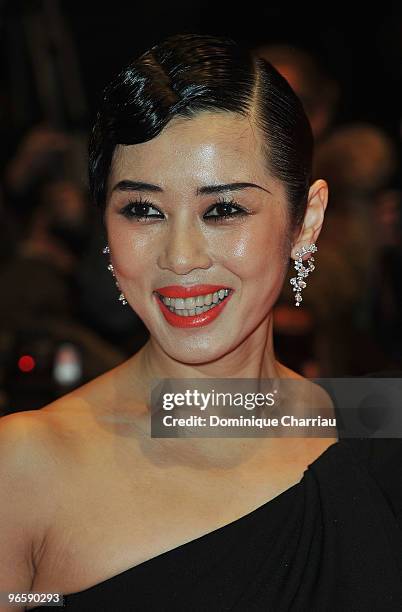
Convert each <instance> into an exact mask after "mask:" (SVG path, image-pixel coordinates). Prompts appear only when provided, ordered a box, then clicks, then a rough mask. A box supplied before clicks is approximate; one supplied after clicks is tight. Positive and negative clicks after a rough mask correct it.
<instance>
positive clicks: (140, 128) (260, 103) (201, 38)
mask: <svg viewBox="0 0 402 612" xmlns="http://www.w3.org/2000/svg"><path fill="white" fill-rule="evenodd" d="M202 111H211V112H232V113H237V114H238V115H241V116H245V117H249V118H250V119H251V120H252V121H253V123H254V124H255V125H256V126H257V127H258V128H259V129H260V130H261V132H262V135H263V138H264V142H265V144H266V146H265V152H266V159H267V165H268V168H269V171H270V172H271V173H272V175H273V176H274V177H276V178H278V179H279V180H281V181H282V182H283V183H284V185H285V187H286V193H287V196H288V201H289V216H290V219H291V223H292V227H293V228H296V227H298V226H299V224H300V222H301V221H302V220H303V217H304V213H305V209H306V203H307V194H308V189H309V186H310V182H311V166H312V150H313V137H312V132H311V128H310V124H309V122H308V119H307V117H306V114H305V112H304V110H303V107H302V104H301V103H300V101H299V99H298V98H297V96H296V95H295V93H294V92H293V90H292V89H291V87H290V86H289V85H288V83H287V82H286V80H285V79H284V78H283V77H282V76H281V75H280V74H279V73H278V72H277V71H276V70H275V68H273V66H271V64H269V63H268V62H267V61H265V60H262V59H258V58H256V57H254V56H253V54H252V52H251V51H249V50H247V49H244V48H243V47H241V46H240V45H238V44H237V43H236V42H234V41H233V40H231V39H228V38H223V37H213V36H207V35H196V34H183V35H176V36H171V37H169V38H167V39H166V40H164V41H163V42H161V43H160V44H158V45H156V46H154V47H152V48H151V49H150V50H149V51H147V52H146V53H144V54H143V55H141V56H140V57H139V58H138V59H136V60H134V61H133V62H132V63H131V64H129V65H128V66H127V67H126V68H124V69H123V70H122V71H121V72H120V73H119V74H118V75H117V77H116V78H115V79H113V81H112V82H111V83H110V84H109V85H108V86H107V87H106V89H105V90H104V93H103V97H102V100H101V105H100V109H99V112H98V114H97V118H96V122H95V125H94V127H93V130H92V135H91V138H90V144H89V183H90V190H91V194H92V197H93V199H94V201H95V203H96V204H97V205H98V206H100V207H101V209H102V210H104V208H105V204H106V191H107V181H108V176H109V172H110V167H111V162H112V157H113V152H114V150H115V147H116V146H117V145H132V144H138V143H142V142H146V141H148V140H151V139H152V138H154V137H155V136H157V135H158V134H159V133H160V132H161V131H162V130H163V128H164V127H165V126H166V125H167V124H168V123H169V121H170V120H171V119H173V118H174V117H188V118H190V117H192V116H194V115H196V114H198V113H200V112H202Z"/></svg>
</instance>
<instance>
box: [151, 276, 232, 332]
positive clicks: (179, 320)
mask: <svg viewBox="0 0 402 612" xmlns="http://www.w3.org/2000/svg"><path fill="white" fill-rule="evenodd" d="M196 287H197V290H198V288H199V287H203V288H204V287H208V288H209V290H208V293H212V290H211V289H210V288H211V287H215V291H216V290H217V289H223V287H222V286H215V285H197V286H196ZM180 288H181V289H182V287H180ZM163 289H169V290H170V289H172V287H168V288H167V287H164V288H163ZM189 289H194V287H191V288H190V287H189ZM157 291H158V293H159V289H158V290H157ZM175 291H177V290H176V289H175ZM203 292H204V293H203ZM203 292H201V291H198V293H193V294H190V295H189V294H188V293H186V294H182V295H179V294H178V293H177V292H176V293H174V295H167V296H166V297H183V298H184V297H195V296H197V295H204V294H205V289H203ZM172 293H173V292H172ZM163 295H165V294H163ZM232 295H233V291H231V292H230V293H229V295H227V296H226V298H225V299H224V300H223V302H221V303H220V304H218V305H217V306H214V307H213V308H210V309H209V310H207V311H206V312H201V313H200V314H197V315H193V316H186V317H181V316H180V315H177V314H176V313H175V312H172V311H171V310H170V309H169V308H168V307H167V306H166V304H164V303H163V302H162V300H161V299H160V298H158V297H157V296H156V295H155V294H154V297H155V300H156V301H157V303H158V305H159V308H160V309H161V311H162V314H163V316H164V317H165V319H166V321H167V322H168V323H170V325H173V326H174V327H181V328H189V327H203V326H204V325H208V324H209V323H211V322H212V321H213V320H214V319H216V317H217V316H219V314H220V313H221V312H222V310H223V309H224V308H225V306H226V304H227V302H228V301H229V300H230V298H231V297H232Z"/></svg>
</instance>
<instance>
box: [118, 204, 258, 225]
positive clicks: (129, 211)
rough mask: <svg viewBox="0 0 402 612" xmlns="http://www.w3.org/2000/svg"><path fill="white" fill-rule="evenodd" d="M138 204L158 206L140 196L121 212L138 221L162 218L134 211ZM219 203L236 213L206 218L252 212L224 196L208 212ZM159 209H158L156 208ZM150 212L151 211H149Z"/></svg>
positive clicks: (223, 217) (218, 220)
mask: <svg viewBox="0 0 402 612" xmlns="http://www.w3.org/2000/svg"><path fill="white" fill-rule="evenodd" d="M137 205H139V206H141V205H142V206H149V207H151V208H156V207H155V206H154V205H153V204H152V202H150V201H149V200H147V199H144V200H143V199H142V198H140V199H139V200H133V201H132V202H129V203H128V204H127V205H126V206H124V207H123V208H122V209H121V211H120V213H121V214H122V215H123V216H124V217H126V218H128V219H135V220H136V221H138V222H146V219H160V217H158V216H156V215H140V214H138V213H137V212H132V211H133V208H135V207H136V206H137ZM219 205H225V206H231V207H232V208H235V209H236V213H229V214H224V215H211V216H209V217H206V219H207V220H208V221H209V220H210V219H212V220H213V221H214V222H215V223H220V222H222V221H226V220H227V219H234V218H235V217H245V216H247V215H249V214H251V213H249V212H248V211H246V210H245V209H244V208H242V207H241V206H239V204H238V203H237V202H236V201H235V200H233V199H230V200H226V199H224V198H220V199H219V200H218V201H217V202H215V204H214V205H213V206H212V208H210V209H209V210H208V211H207V213H208V212H211V210H213V209H214V208H216V207H217V206H219ZM156 210H157V209H156ZM147 212H149V211H147Z"/></svg>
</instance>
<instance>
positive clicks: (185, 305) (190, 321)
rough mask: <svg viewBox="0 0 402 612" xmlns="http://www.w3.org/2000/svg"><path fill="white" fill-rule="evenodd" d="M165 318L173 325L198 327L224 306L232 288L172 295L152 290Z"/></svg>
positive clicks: (207, 322) (231, 292)
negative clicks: (199, 293) (190, 294)
mask: <svg viewBox="0 0 402 612" xmlns="http://www.w3.org/2000/svg"><path fill="white" fill-rule="evenodd" d="M154 295H155V296H156V298H157V302H158V304H159V308H160V309H161V311H162V313H163V315H164V317H165V319H166V320H167V322H168V323H170V324H171V325H173V326H174V327H199V326H204V325H208V324H209V323H211V322H212V321H213V320H214V319H215V318H216V317H217V316H218V315H219V314H220V312H221V311H222V309H223V308H224V307H225V306H226V303H227V302H228V301H229V299H230V298H231V296H232V295H233V290H232V289H228V288H223V287H222V288H220V289H217V290H216V291H214V292H213V293H205V294H201V295H197V296H192V297H186V298H183V297H173V296H172V295H170V296H166V295H162V294H160V293H158V292H157V291H156V292H154Z"/></svg>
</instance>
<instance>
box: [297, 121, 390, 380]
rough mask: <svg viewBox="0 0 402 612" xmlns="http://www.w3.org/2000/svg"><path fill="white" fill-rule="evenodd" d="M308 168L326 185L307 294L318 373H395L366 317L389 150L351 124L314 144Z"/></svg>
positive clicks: (373, 130) (382, 140)
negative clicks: (317, 257)
mask: <svg viewBox="0 0 402 612" xmlns="http://www.w3.org/2000/svg"><path fill="white" fill-rule="evenodd" d="M314 165H315V169H314V174H315V176H321V175H322V173H324V175H325V176H327V177H328V182H329V184H330V185H331V207H330V208H329V209H328V219H329V222H328V224H327V225H326V226H325V227H324V229H323V232H322V236H321V257H322V258H323V261H325V266H323V268H321V269H320V270H319V271H317V276H316V278H317V283H315V285H314V287H313V288H312V290H311V291H309V292H306V303H307V304H308V305H309V307H310V308H311V309H312V310H313V311H314V314H315V320H316V325H317V334H318V347H317V352H318V357H319V361H320V364H321V368H322V372H323V375H329V374H330V373H332V374H333V375H340V376H341V375H347V374H350V375H359V374H362V373H364V372H367V371H369V370H376V369H378V370H380V369H385V368H387V367H391V368H392V367H394V368H397V367H398V363H396V362H395V361H394V359H393V357H392V356H391V355H387V354H386V353H385V352H384V350H383V347H382V346H380V344H379V343H378V341H377V339H376V336H375V334H374V329H373V326H372V321H370V315H369V309H370V302H371V300H370V287H371V278H372V275H373V271H374V269H375V267H376V262H377V261H378V257H379V256H380V252H379V246H380V245H379V240H378V236H379V233H380V227H379V226H378V223H377V221H378V218H377V213H376V203H377V200H378V198H379V197H380V196H381V194H382V193H383V192H384V191H385V190H386V189H387V187H388V185H389V184H390V182H391V181H392V180H393V178H394V174H395V171H396V169H397V157H396V150H395V146H394V144H393V142H392V140H391V139H390V138H389V137H388V136H387V135H386V134H385V133H384V132H383V131H382V130H381V129H379V128H378V127H375V126H373V125H369V124H363V123H360V124H357V123H351V124H349V125H344V126H341V127H338V128H336V129H334V130H333V131H332V133H331V134H330V135H329V136H328V137H327V138H326V139H325V140H323V141H321V142H320V143H318V145H317V147H316V153H315V163H314ZM324 269H325V273H323V270H324ZM378 291H381V287H380V286H378ZM340 329H342V330H345V341H344V342H342V343H339V342H337V337H338V334H339V330H340Z"/></svg>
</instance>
